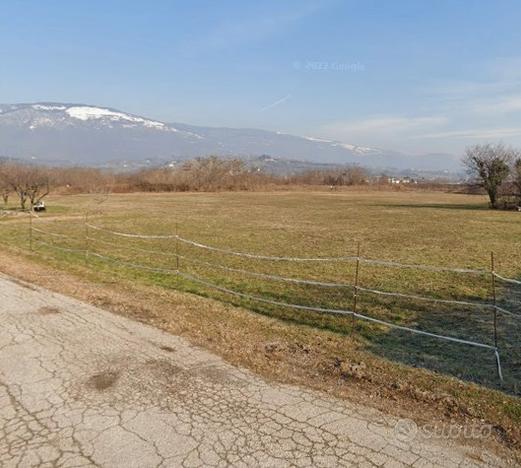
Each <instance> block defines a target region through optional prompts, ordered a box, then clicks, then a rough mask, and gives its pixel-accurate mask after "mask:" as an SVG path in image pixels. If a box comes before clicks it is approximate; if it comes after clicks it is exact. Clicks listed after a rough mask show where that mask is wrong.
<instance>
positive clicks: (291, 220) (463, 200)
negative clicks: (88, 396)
mask: <svg viewBox="0 0 521 468" xmlns="http://www.w3.org/2000/svg"><path fill="white" fill-rule="evenodd" d="M49 205H50V206H51V209H50V211H49V213H47V214H46V215H45V216H44V217H42V219H39V220H37V221H36V223H38V224H36V223H35V226H39V227H41V228H42V229H47V230H50V231H53V232H62V233H66V234H67V235H73V236H76V237H77V238H78V243H77V244H75V243H70V244H68V243H67V242H65V243H64V242H62V241H59V240H58V239H56V240H57V242H58V243H59V245H69V246H71V247H73V246H76V247H81V246H82V245H83V242H84V241H83V235H84V226H83V223H82V219H83V212H84V211H85V210H86V209H87V208H90V209H92V197H88V196H74V197H62V198H61V199H59V200H56V201H54V202H53V200H52V199H51V200H50V201H49ZM54 206H57V208H58V209H57V210H56V211H54ZM98 208H103V212H102V213H99V214H96V215H92V216H91V219H93V222H95V223H96V224H101V225H104V226H106V227H109V228H113V229H115V230H119V231H129V232H140V233H154V234H166V233H168V234H172V233H174V232H175V230H176V225H178V229H179V232H180V234H181V235H182V236H184V237H188V238H194V239H197V240H199V241H201V242H204V243H208V244H210V245H215V246H219V247H224V248H234V249H236V250H241V251H251V252H257V253H259V254H267V255H289V256H291V255H298V256H338V255H350V254H353V253H355V252H356V243H357V242H358V241H360V242H361V247H362V254H363V255H365V256H368V257H372V258H385V259H393V260H398V261H400V262H404V263H424V264H432V265H443V266H449V267H469V268H487V267H488V266H489V265H488V264H489V255H490V253H489V252H490V250H494V251H495V254H496V257H497V258H498V263H499V265H498V270H499V271H500V272H501V273H504V274H506V275H510V276H516V275H518V274H519V265H520V264H521V249H520V248H519V247H520V245H519V242H520V241H519V239H521V223H520V221H521V217H519V215H518V214H517V213H505V212H491V211H488V210H486V201H485V200H484V199H483V198H481V197H472V196H464V195H448V194H440V193H435V194H429V193H407V194H403V193H391V192H374V193H370V192H360V193H358V192H352V191H349V192H347V191H346V192H336V193H328V192H312V193H310V192H302V193H295V192H291V193H283V192H277V193H233V194H229V193H220V194H170V195H163V194H153V195H140V194H130V195H115V196H111V197H109V198H108V199H107V200H106V201H105V202H104V203H103V204H101V205H99V206H98ZM1 223H2V224H0V229H1V230H2V232H1V234H0V237H1V238H2V240H3V241H5V242H6V243H7V244H8V245H11V246H13V247H16V246H18V247H20V246H23V245H24V244H25V245H26V242H27V239H26V238H24V233H25V234H27V223H26V221H20V220H19V219H14V218H11V219H10V220H6V221H2V222H1ZM91 234H92V233H91ZM96 236H97V238H98V239H99V241H98V242H97V243H96V244H95V245H94V244H93V243H92V244H91V245H90V248H91V249H94V248H95V249H96V250H98V251H100V252H104V253H110V255H112V256H117V257H119V258H122V259H130V258H132V259H134V260H137V261H139V262H140V263H142V264H146V265H156V266H157V265H161V266H164V267H169V268H175V255H174V256H170V257H168V256H163V255H159V254H139V255H138V254H137V252H135V251H132V250H131V248H146V249H153V250H156V251H160V252H162V253H174V254H175V252H176V246H175V243H174V242H170V241H168V242H167V241H155V242H153V243H144V242H136V241H130V240H128V239H114V238H111V237H110V236H107V235H100V234H96ZM35 240H36V239H35ZM100 241H104V242H109V243H110V245H107V244H104V243H102V242H100ZM180 253H182V254H184V255H188V256H191V257H194V258H198V259H203V260H205V261H210V262H225V263H226V265H228V266H232V267H234V268H244V269H251V270H255V271H262V272H270V273H272V272H273V273H276V274H283V275H288V276H293V277H305V278H310V279H313V278H314V279H321V280H324V279H327V280H331V281H345V282H348V283H350V282H352V280H353V275H354V270H353V265H352V264H334V265H332V266H331V265H329V266H327V265H322V264H320V265H319V266H318V267H317V266H314V267H313V268H311V267H310V266H309V265H306V264H291V265H288V264H285V263H282V262H280V263H279V262H277V263H269V264H267V263H263V262H251V261H250V260H247V261H245V260H244V259H240V258H235V257H231V258H226V259H224V258H223V257H221V256H217V255H215V254H211V253H204V255H201V253H199V252H195V251H193V250H191V249H187V248H185V247H181V248H180ZM34 260H36V261H38V262H40V263H41V264H43V265H49V266H52V267H53V268H56V269H60V270H66V271H68V272H71V273H73V274H74V275H76V276H77V277H81V278H84V279H85V280H88V281H89V282H91V281H92V282H97V283H98V284H99V283H100V282H105V283H106V282H110V281H112V282H115V283H117V284H112V285H107V284H105V285H104V286H103V287H102V288H101V287H100V289H99V290H98V291H101V290H102V289H103V293H101V292H98V296H99V297H96V294H89V295H88V296H89V297H88V299H89V300H90V301H92V302H95V303H97V304H99V305H102V306H106V307H108V308H111V309H112V310H115V311H116V312H119V313H123V314H125V315H130V316H133V317H134V318H138V319H140V320H143V321H146V322H148V323H152V324H154V325H156V326H160V327H162V328H165V329H167V330H169V331H171V332H173V333H176V334H181V335H184V336H187V337H188V338H190V339H191V340H192V341H194V342H196V343H198V344H202V345H204V346H205V347H208V348H210V349H213V350H214V351H216V352H218V353H220V354H221V355H223V356H224V357H225V358H227V359H229V360H230V361H232V362H235V363H237V364H240V365H243V366H247V367H249V368H251V369H253V370H255V371H257V372H260V373H262V374H264V375H269V376H271V377H274V378H277V379H279V380H283V381H290V382H297V383H304V384H306V385H310V386H314V387H318V388H322V389H324V390H327V391H331V392H333V393H335V394H338V395H340V396H346V395H347V394H351V390H352V389H353V388H356V390H357V392H356V393H357V394H361V395H365V396H366V397H367V395H370V396H371V397H372V399H373V400H375V401H379V403H378V404H381V405H384V406H385V405H386V404H388V401H389V399H393V400H397V409H396V410H397V411H400V409H399V408H404V407H407V406H410V405H411V402H414V404H412V406H410V410H413V409H415V412H416V413H417V414H419V413H421V414H424V415H425V417H427V416H428V417H434V416H435V414H437V415H438V416H442V417H445V416H448V417H459V418H463V419H466V418H482V419H485V420H486V421H491V422H493V424H495V425H497V426H498V428H499V427H501V428H502V429H501V430H500V432H501V431H504V434H505V437H507V438H508V439H509V440H510V441H511V442H513V443H514V442H515V441H519V440H521V436H520V434H519V424H520V422H521V419H520V418H521V411H520V410H519V408H520V405H519V400H518V399H516V398H513V397H509V396H506V395H505V394H502V393H500V392H496V391H493V390H488V389H485V388H483V387H480V386H476V385H473V384H469V383H464V382H462V381H458V380H454V379H452V378H450V377H448V375H456V376H459V377H462V378H465V379H467V380H474V381H477V382H481V383H482V384H486V385H489V386H491V387H493V386H496V385H497V378H496V376H495V368H494V360H493V355H491V354H490V353H488V352H486V353H483V354H481V352H479V353H476V352H474V350H473V349H469V348H466V347H460V346H459V345H457V346H452V345H451V346H447V345H446V343H444V342H442V343H439V342H437V341H436V340H425V339H414V337H411V335H410V334H403V333H393V332H389V330H388V329H384V328H382V327H374V326H367V325H366V324H364V323H360V322H357V323H356V328H355V330H354V332H353V328H352V323H351V321H350V320H349V319H345V318H331V317H327V316H322V315H317V314H308V313H301V312H298V313H296V312H295V311H292V310H285V309H284V308H269V307H268V308H267V307H260V306H259V305H258V304H253V303H249V302H245V301H243V300H235V299H230V297H228V296H225V295H222V294H220V293H215V292H212V291H211V290H208V289H206V288H201V287H198V286H196V285H194V284H190V283H188V282H180V281H179V279H177V278H175V277H170V276H168V275H159V274H151V273H143V272H140V271H136V270H134V269H131V268H122V267H120V268H115V267H114V265H108V264H106V263H105V262H102V261H98V260H96V259H94V258H90V259H89V265H88V266H86V265H85V264H84V259H83V256H81V255H80V256H79V255H76V254H67V253H60V252H56V251H55V250H53V249H49V248H46V247H43V246H40V247H39V253H38V255H37V256H35V257H34ZM181 262H182V263H181V268H182V269H185V270H188V271H191V272H194V273H197V274H200V275H204V276H205V277H206V278H209V279H211V280H212V281H215V282H219V283H220V284H225V285H227V286H229V287H232V288H234V289H236V290H240V291H246V292H250V293H253V294H257V295H264V296H268V297H272V298H273V299H276V300H284V301H292V302H295V303H302V304H315V305H322V306H341V307H345V308H351V307H352V291H351V290H350V289H347V290H344V291H343V292H340V293H338V292H336V293H335V292H333V291H330V290H328V291H323V290H317V289H315V288H308V287H307V288H298V287H293V286H291V287H288V286H287V285H279V284H277V283H272V282H266V281H263V280H259V279H258V278H249V277H245V276H244V275H230V274H228V273H226V274H224V273H223V272H222V271H220V270H218V269H210V268H206V267H205V268H201V267H197V266H190V265H189V264H188V263H186V262H184V261H183V260H181ZM93 267H94V268H93ZM114 275H115V276H114ZM360 279H361V283H362V284H363V285H364V286H370V287H378V288H381V289H386V290H391V291H392V290H394V291H402V292H409V293H416V294H425V295H433V296H436V297H449V298H454V299H467V300H468V299H473V300H488V297H489V295H490V279H489V278H488V277H484V278H479V277H478V278H475V277H471V278H470V279H465V277H461V275H446V274H434V275H432V274H426V273H424V272H421V271H420V272H419V271H416V270H394V269H384V270H381V269H378V270H377V269H376V268H374V267H371V268H370V267H368V266H367V265H364V266H363V267H362V272H361V276H360ZM115 288H116V289H117V288H123V290H122V291H119V293H117V294H116V292H115V291H116V289H115ZM82 289H84V288H83V287H82V286H78V288H77V289H76V290H75V291H69V293H72V294H82V293H81V291H82ZM176 290H185V291H191V292H196V293H197V294H198V295H206V296H211V297H214V298H216V299H219V300H220V301H221V302H220V303H216V302H215V301H212V300H210V299H203V298H201V297H198V296H193V295H186V294H182V293H178V292H176ZM78 291H79V292H78ZM501 293H502V294H503V295H505V296H508V295H509V294H510V292H509V291H506V290H503V291H501ZM227 304H229V305H227ZM233 305H239V306H243V307H246V308H247V309H249V310H250V311H255V312H248V311H247V310H245V309H244V308H235V307H233ZM359 307H360V309H359V310H360V311H362V312H365V313H367V314H370V315H374V316H378V317H381V318H385V319H386V320H392V321H394V322H396V323H401V324H406V325H409V326H414V327H418V328H421V329H428V330H432V331H438V332H440V331H443V332H444V333H447V334H450V335H454V336H466V337H470V338H475V339H478V341H482V340H488V341H487V342H490V340H491V321H490V316H489V315H486V314H482V315H478V314H476V313H475V311H469V310H465V309H461V308H460V309H447V308H439V307H436V308H435V309H434V308H432V307H425V305H422V304H419V303H414V304H411V303H409V302H405V301H401V302H395V301H392V302H390V301H388V300H385V301H377V300H375V299H374V298H371V297H362V301H361V302H360V303H359ZM519 331H520V328H519V327H518V328H516V326H514V325H512V323H510V322H506V321H505V322H502V323H501V325H500V346H502V348H503V349H504V347H505V345H508V346H510V347H511V349H510V351H512V352H511V353H509V354H510V356H509V358H505V361H506V362H505V375H506V376H507V378H508V379H509V380H508V385H509V386H508V387H506V388H503V390H509V391H514V385H515V384H516V383H517V382H518V381H519V374H518V372H519V369H520V367H521V366H520V361H519V360H518V361H516V359H518V354H515V353H516V352H519V336H520V332H519ZM516 346H517V348H516ZM508 359H510V361H509V360H508ZM404 364H408V365H409V366H410V365H411V364H412V365H413V366H423V367H427V368H430V369H433V370H435V371H437V373H432V372H429V371H426V370H421V369H415V368H413V367H409V366H407V365H404ZM444 374H446V375H447V376H446V375H444ZM351 397H352V398H353V395H351ZM415 405H418V406H415ZM418 407H421V408H422V409H421V410H418V409H417V408H418ZM418 411H419V413H418ZM498 430H499V429H498Z"/></svg>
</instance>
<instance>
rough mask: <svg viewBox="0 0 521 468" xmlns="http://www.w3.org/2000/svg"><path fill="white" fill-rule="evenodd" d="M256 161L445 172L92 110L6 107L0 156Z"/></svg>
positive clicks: (259, 134) (1, 110)
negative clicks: (212, 157) (213, 157)
mask: <svg viewBox="0 0 521 468" xmlns="http://www.w3.org/2000/svg"><path fill="white" fill-rule="evenodd" d="M207 155H217V156H225V157H229V156H235V157H246V158H248V157H257V156H261V155H269V156H271V157H274V158H283V159H288V160H300V161H308V162H314V163H320V164H361V165H364V166H372V167H399V168H406V167H416V168H418V167H422V166H426V167H428V168H431V167H435V168H443V167H444V166H443V161H440V159H439V158H436V159H434V158H430V159H427V158H426V159H423V160H422V159H421V158H418V157H417V158H413V159H414V162H413V161H412V160H411V157H410V156H407V155H403V154H399V153H396V152H392V151H385V150H382V149H377V148H370V147H365V146H356V145H352V144H348V143H343V142H339V141H334V140H327V139H323V138H315V137H299V136H294V135H289V134H286V133H282V132H272V131H266V130H257V129H244V128H216V127H198V126H193V125H187V124H182V123H175V124H171V123H166V122H160V121H158V120H153V119H148V118H145V117H142V116H138V115H133V114H130V113H126V112H122V111H119V110H116V109H111V108H109V107H102V106H92V105H85V104H66V103H56V102H37V103H29V104H0V156H10V157H15V158H26V159H36V160H48V161H49V160H53V161H61V162H69V163H72V164H100V163H104V162H107V161H113V160H126V161H145V160H147V159H151V160H156V161H157V160H163V161H165V160H166V161H168V160H173V159H175V160H182V159H189V158H193V157H199V156H207Z"/></svg>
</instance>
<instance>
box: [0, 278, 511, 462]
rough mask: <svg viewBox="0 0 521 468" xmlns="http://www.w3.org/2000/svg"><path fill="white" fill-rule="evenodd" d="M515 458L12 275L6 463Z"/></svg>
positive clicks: (5, 334)
mask: <svg viewBox="0 0 521 468" xmlns="http://www.w3.org/2000/svg"><path fill="white" fill-rule="evenodd" d="M172 314H175V310H172ZM504 464H505V462H504V461H502V460H501V459H500V458H498V457H497V456H495V455H494V454H492V453H489V452H487V451H485V450H484V449H480V448H479V444H478V445H477V446H476V445H475V446H473V447H470V446H462V445H459V443H457V442H455V441H448V440H441V439H440V440H438V439H432V438H425V437H422V436H421V434H419V433H417V432H416V430H415V425H414V423H411V422H410V421H404V420H398V419H395V418H391V417H388V416H385V415H383V414H381V413H379V412H378V411H376V410H373V409H370V408H369V407H363V406H360V405H354V404H352V403H349V402H346V401H341V400H337V399H333V398H330V397H328V396H326V395H324V394H321V393H318V392H314V391H310V390H305V389H302V388H298V387H294V386H289V385H282V384H276V383H271V382H266V381H265V380H263V379H261V378H259V377H257V376H255V375H253V374H252V373H251V372H249V371H246V370H242V369H238V368H236V367H234V366H232V365H230V364H227V363H226V362H224V361H223V360H222V359H220V358H219V357H217V356H215V355H212V354H210V353H208V352H207V351H204V350H202V349H199V348H196V347H194V346H192V345H190V344H189V343H188V342H187V341H186V340H184V339H183V338H180V337H176V336H172V335H169V334H167V333H165V332H162V331H160V330H157V329H155V328H152V327H149V326H146V325H143V324H140V323H137V322H133V321H131V320H128V319H126V318H124V317H120V316H116V315H113V314H111V313H109V312H107V311H104V310H101V309H99V308H96V307H93V306H90V305H88V304H85V303H82V302H79V301H77V300H74V299H70V298H67V297H65V296H62V295H59V294H56V293H53V292H50V291H47V290H44V289H41V288H37V287H33V286H31V285H28V284H25V283H21V282H19V281H14V280H12V279H10V278H8V277H6V276H3V275H0V466H2V467H32V466H39V467H40V466H42V467H56V466H63V467H80V466H104V467H125V468H128V467H177V466H179V467H197V466H205V467H206V466H208V467H211V466H230V465H232V466H276V467H279V466H331V467H332V466H415V467H420V466H443V467H450V466H487V465H488V466H502V465H504Z"/></svg>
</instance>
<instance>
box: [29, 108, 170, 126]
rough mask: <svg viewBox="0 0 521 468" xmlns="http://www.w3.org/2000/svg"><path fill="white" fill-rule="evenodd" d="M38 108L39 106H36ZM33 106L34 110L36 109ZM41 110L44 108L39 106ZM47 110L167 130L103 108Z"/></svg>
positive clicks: (152, 121) (140, 118) (153, 121)
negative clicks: (63, 111)
mask: <svg viewBox="0 0 521 468" xmlns="http://www.w3.org/2000/svg"><path fill="white" fill-rule="evenodd" d="M36 106H38V105H36ZM36 106H33V108H36ZM39 107H40V108H41V107H42V106H39ZM47 109H49V110H51V109H60V110H65V112H66V113H67V114H69V115H70V116H71V117H73V118H75V119H79V120H91V119H104V118H106V119H108V120H111V121H113V122H118V121H123V122H132V123H137V124H142V125H144V126H145V127H149V128H159V129H165V128H166V125H165V124H164V123H163V122H157V121H155V120H147V119H144V118H142V117H135V116H133V115H130V114H124V113H123V112H115V111H112V110H110V109H103V108H101V107H91V106H72V107H69V108H65V107H59V106H54V107H51V106H48V107H47ZM170 130H173V131H177V129H175V128H170Z"/></svg>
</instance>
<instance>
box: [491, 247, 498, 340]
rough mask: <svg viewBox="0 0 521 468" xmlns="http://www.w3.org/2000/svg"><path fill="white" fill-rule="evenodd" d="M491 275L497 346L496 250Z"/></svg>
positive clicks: (492, 260)
mask: <svg viewBox="0 0 521 468" xmlns="http://www.w3.org/2000/svg"><path fill="white" fill-rule="evenodd" d="M490 277H491V281H492V303H493V307H494V346H495V347H496V348H497V295H496V275H495V261H494V252H490Z"/></svg>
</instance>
